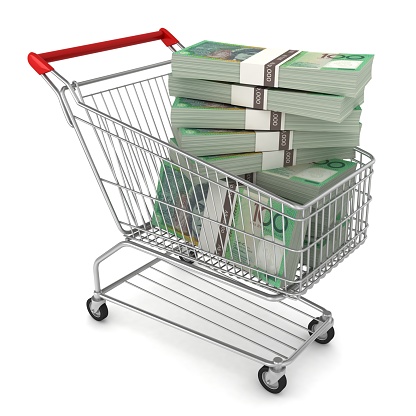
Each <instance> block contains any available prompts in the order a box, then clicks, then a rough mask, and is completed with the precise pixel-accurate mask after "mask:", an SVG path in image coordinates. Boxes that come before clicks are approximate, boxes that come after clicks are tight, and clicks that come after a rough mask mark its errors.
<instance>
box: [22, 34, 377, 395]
mask: <svg viewBox="0 0 416 416" xmlns="http://www.w3.org/2000/svg"><path fill="white" fill-rule="evenodd" d="M156 40H161V41H162V42H163V43H164V44H165V45H166V46H167V47H168V48H169V49H170V50H172V51H175V50H177V49H178V48H182V45H181V44H180V43H179V42H178V41H177V39H175V38H174V37H173V36H172V35H171V34H170V33H169V32H168V31H167V30H165V29H160V30H159V31H157V32H153V33H148V34H144V35H138V36H133V37H129V38H123V39H118V40H113V41H107V42H101V43H97V44H92V45H86V46H81V47H75V48H70V49H64V50H60V51H54V52H49V53H42V54H35V53H30V54H29V58H28V59H29V63H30V64H31V66H32V67H33V68H34V69H35V70H36V71H37V72H38V74H40V75H41V76H42V78H43V79H44V80H45V81H46V82H47V83H48V85H49V86H50V87H51V88H52V89H53V90H54V92H55V93H56V95H57V97H58V99H59V102H60V104H61V107H62V110H63V113H64V115H65V117H66V120H67V122H68V124H69V125H70V126H71V127H72V128H73V129H74V130H75V132H76V133H77V135H78V138H79V140H80V142H81V145H82V148H83V150H84V153H85V155H86V157H87V159H88V162H89V164H90V166H91V169H92V171H93V172H94V175H95V178H96V180H97V182H98V185H99V187H100V189H101V192H102V194H103V196H104V199H105V201H106V203H107V205H108V207H109V209H110V212H111V214H112V216H113V219H114V220H115V223H116V225H117V227H118V229H119V231H120V232H121V234H122V235H123V240H122V241H121V242H119V243H118V244H116V245H115V246H114V247H112V248H111V249H109V250H108V251H107V252H105V253H104V254H103V255H101V256H100V257H98V258H97V260H96V261H95V263H94V268H93V270H94V287H95V289H94V294H93V296H92V297H91V298H90V299H88V301H87V308H88V311H89V313H90V315H91V316H92V317H93V318H94V319H95V320H97V321H101V320H103V319H105V318H106V317H107V315H108V309H107V302H111V303H115V304H117V305H119V306H123V307H124V308H127V309H130V310H132V311H135V312H138V313H140V314H143V315H146V316H148V317H151V318H153V319H155V320H157V321H159V322H162V323H165V324H167V325H169V326H172V327H175V328H178V329H181V330H182V331H185V332H187V333H189V334H192V335H195V336H196V337H199V338H202V339H205V340H207V341H210V342H212V343H214V344H216V345H218V346H221V347H224V348H226V349H228V350H231V351H233V352H236V353H239V354H241V355H243V356H246V357H248V358H251V359H253V360H255V361H257V362H259V363H260V364H261V365H262V367H261V369H260V370H259V373H258V377H259V381H260V383H261V384H262V386H263V387H264V388H265V389H266V390H268V391H269V392H272V393H279V392H280V391H282V390H283V389H284V388H285V386H286V376H285V371H286V367H287V366H288V365H289V364H291V363H292V362H293V361H294V360H295V359H296V358H297V357H298V356H299V354H300V353H301V352H303V351H304V350H305V349H306V348H307V347H308V345H310V344H311V343H312V342H315V341H316V342H318V343H320V344H326V343H328V342H330V341H331V339H332V338H333V337H334V328H333V325H334V320H333V317H332V315H331V313H330V312H329V311H328V310H327V309H325V308H323V307H321V306H319V305H317V304H315V303H313V302H311V301H310V300H308V299H306V298H305V297H304V295H305V293H306V292H307V291H308V290H309V289H311V288H312V287H313V286H314V285H315V284H316V283H318V282H319V281H320V280H321V279H322V278H323V277H324V276H325V275H326V274H327V273H329V272H330V271H332V269H334V268H335V267H336V266H338V265H339V264H340V263H341V262H342V261H343V260H344V259H345V258H347V257H348V256H349V255H350V254H351V253H352V252H353V251H354V250H356V249H357V248H358V247H359V246H360V245H362V244H363V243H364V241H365V240H366V237H367V228H368V209H369V203H370V201H371V196H370V182H371V176H372V172H373V163H374V159H373V157H372V156H371V155H370V154H368V153H367V152H365V151H363V150H361V149H359V148H356V149H355V157H354V158H353V159H352V160H353V161H354V162H355V163H357V169H356V170H355V171H354V172H353V173H352V174H350V175H349V176H348V177H346V178H345V179H344V180H342V181H341V182H339V183H337V184H336V185H335V186H334V187H332V188H331V189H329V190H327V192H325V193H324V194H322V195H321V196H319V197H318V198H316V199H314V200H312V201H311V202H309V203H307V204H305V205H299V204H294V203H291V202H289V201H287V200H285V199H282V198H279V197H278V196H276V195H274V194H272V193H269V192H267V191H265V190H263V189H261V188H259V187H257V186H256V185H254V184H253V183H252V182H250V180H249V179H250V178H249V177H239V176H233V175H230V174H228V173H227V172H225V171H222V170H220V169H217V168H215V167H214V166H212V165H210V164H208V163H205V162H204V161H203V160H201V159H199V158H197V157H193V156H191V155H189V154H187V153H185V152H182V151H181V150H179V149H178V148H177V147H176V146H174V145H172V144H171V143H170V141H169V139H170V138H171V137H173V134H172V127H171V123H170V108H171V105H172V99H171V97H170V96H169V93H168V85H167V77H168V74H169V73H170V61H164V62H161V63H157V64H153V65H148V66H144V67H140V68H136V69H131V70H127V71H124V72H120V73H116V74H112V75H108V76H102V77H99V78H95V79H90V80H87V81H82V82H75V81H74V82H68V81H67V80H66V79H65V78H64V77H63V76H61V75H60V74H59V73H58V72H56V71H55V70H54V69H53V67H52V66H51V65H50V62H53V61H58V60H62V59H67V58H72V57H77V56H82V55H86V54H92V53H96V52H102V51H106V50H110V49H116V48H121V47H125V46H131V45H136V44H140V43H146V42H152V41H156ZM139 58H140V57H139ZM162 176H163V177H165V178H167V180H166V181H165V183H164V186H162V187H161V186H160V181H161V177H162ZM189 184H191V186H189ZM214 195H216V196H217V199H218V198H219V200H220V202H221V204H219V205H218V204H217V205H214V208H212V207H211V212H210V213H209V214H208V213H207V210H206V209H204V208H205V207H206V205H207V204H209V199H210V198H212V197H213V196H214ZM237 200H238V201H243V200H246V202H247V203H248V206H250V207H253V209H257V210H258V212H266V213H267V215H268V218H270V219H273V220H276V219H277V220H276V221H278V223H279V224H280V225H279V226H280V227H283V228H284V225H285V224H286V223H287V222H289V221H291V222H293V223H294V224H296V227H297V229H299V230H300V233H301V234H300V235H301V236H302V239H303V243H302V244H301V245H300V246H299V247H288V245H287V244H284V243H283V244H282V242H278V241H273V238H272V239H270V238H266V237H267V236H265V235H264V234H263V232H262V228H261V229H260V231H259V230H258V229H256V230H254V229H252V230H250V229H248V230H247V227H245V229H244V232H243V231H241V230H236V228H235V222H234V221H233V219H232V218H231V207H232V206H233V204H234V203H235V201H237ZM218 207H220V208H218ZM254 207H255V208H254ZM213 210H214V211H216V213H215V215H213V214H212V211H213ZM156 212H157V213H158V215H156ZM293 212H296V216H293V214H292V213H293ZM254 215H255V213H254ZM336 215H338V217H337V220H336V221H335V220H334V218H335V217H336ZM339 216H340V218H339ZM259 221H260V222H261V221H265V220H264V217H262V216H261V215H260V218H259ZM169 227H170V229H169ZM318 227H319V230H318ZM313 229H315V232H313ZM208 231H209V232H210V233H211V235H212V236H213V237H212V238H211V240H212V241H214V240H215V236H216V235H218V236H219V237H218V238H217V240H215V241H216V244H217V246H218V248H217V249H216V250H208V249H204V248H203V245H202V244H200V241H201V239H202V238H203V237H202V232H204V233H205V234H204V235H205V238H207V237H206V236H207V232H208ZM317 231H319V232H317ZM341 231H342V232H341ZM232 232H240V233H242V234H243V236H242V238H246V239H248V240H250V241H251V244H252V245H254V247H256V248H257V249H258V250H257V252H258V253H260V254H261V252H262V251H263V254H262V255H263V259H262V260H261V261H262V262H263V263H264V262H266V263H267V261H271V262H273V258H270V257H273V256H267V255H266V256H264V252H267V253H270V248H272V252H276V253H280V254H279V255H280V256H281V257H282V261H283V263H282V264H283V272H282V273H279V274H277V273H276V274H274V275H273V274H271V273H269V274H267V276H266V278H265V276H264V273H263V274H262V273H261V272H260V270H259V268H258V266H257V265H258V264H259V262H260V260H259V261H250V260H246V261H242V260H241V259H242V258H246V259H247V258H249V256H248V255H247V253H239V255H238V256H235V255H234V256H233V255H232V253H231V255H230V253H228V254H227V255H226V252H227V247H226V246H227V244H228V242H227V241H228V240H227V236H228V235H230V233H232ZM283 234H284V233H283ZM283 237H284V235H283ZM283 241H284V238H283ZM266 245H267V247H268V248H267V250H266ZM125 247H127V248H133V249H136V250H139V251H141V252H144V253H146V254H148V255H151V256H152V258H153V259H152V260H151V261H150V262H148V263H147V264H145V265H141V266H140V267H139V268H137V269H136V270H134V271H132V272H131V273H129V274H127V275H126V276H123V277H121V278H120V277H119V278H118V279H117V280H115V281H114V282H113V283H111V284H110V285H108V286H107V287H105V288H102V287H101V284H100V273H99V268H100V264H101V263H102V262H103V261H104V260H106V259H107V258H109V257H110V256H112V255H113V254H114V253H116V252H117V251H119V250H120V249H122V248H125ZM243 250H244V249H243ZM273 250H274V251H273ZM260 254H259V255H260ZM294 255H296V256H297V259H298V261H297V263H296V264H297V270H296V275H295V276H294V277H291V278H287V275H286V270H287V268H289V258H291V259H293V256H294ZM266 269H267V265H266ZM263 270H264V268H263Z"/></svg>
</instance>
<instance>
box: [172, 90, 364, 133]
mask: <svg viewBox="0 0 416 416" xmlns="http://www.w3.org/2000/svg"><path fill="white" fill-rule="evenodd" d="M171 114H172V124H173V125H175V126H177V127H198V128H216V129H241V130H271V131H274V130H296V131H320V132H339V133H341V132H343V133H355V134H359V132H360V117H361V107H360V106H358V107H355V108H354V110H353V111H352V112H351V114H350V115H349V116H348V117H347V118H346V119H344V121H342V122H341V123H332V122H329V121H325V120H319V119H316V118H310V117H302V116H297V115H296V114H290V113H281V112H278V111H267V110H255V109H252V108H244V107H237V106H232V105H230V104H222V103H215V102H212V101H203V100H196V99H192V98H183V97H177V98H176V99H175V101H174V103H173V105H172V113H171Z"/></svg>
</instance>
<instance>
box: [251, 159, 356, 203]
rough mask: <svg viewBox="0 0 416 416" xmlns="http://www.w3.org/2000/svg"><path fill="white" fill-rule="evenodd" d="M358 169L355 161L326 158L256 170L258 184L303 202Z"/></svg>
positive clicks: (321, 192) (280, 194) (292, 199)
mask: <svg viewBox="0 0 416 416" xmlns="http://www.w3.org/2000/svg"><path fill="white" fill-rule="evenodd" d="M356 168H357V164H356V163H355V162H351V161H348V160H343V159H339V158H333V159H326V160H322V161H320V162H312V163H307V164H303V165H297V166H288V167H286V168H278V169H270V170H267V171H263V172H257V174H256V180H257V185H259V186H261V187H262V188H264V189H266V190H268V191H270V192H273V193H275V194H277V195H279V196H282V197H283V198H287V199H290V200H291V201H294V202H297V203H299V204H305V203H307V202H309V201H310V200H312V199H314V198H316V197H317V196H319V195H321V194H323V193H324V192H325V191H327V190H328V189H330V188H331V187H332V186H334V185H336V184H337V183H339V182H341V181H342V180H344V179H345V178H346V177H347V176H348V175H350V174H351V173H353V172H354V171H355V170H356Z"/></svg>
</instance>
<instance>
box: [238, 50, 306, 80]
mask: <svg viewBox="0 0 416 416" xmlns="http://www.w3.org/2000/svg"><path fill="white" fill-rule="evenodd" d="M300 52H301V51H298V50H295V49H289V50H286V51H285V50H284V49H272V48H267V49H263V50H262V51H261V52H259V53H256V54H255V55H253V56H250V58H248V59H246V60H244V61H242V62H241V63H240V83H241V84H249V85H263V86H265V87H272V88H273V87H274V88H277V87H278V86H279V67H280V66H281V65H282V64H284V63H285V62H287V61H288V60H289V59H292V58H293V57H295V56H296V55H298V54H299V53H300Z"/></svg>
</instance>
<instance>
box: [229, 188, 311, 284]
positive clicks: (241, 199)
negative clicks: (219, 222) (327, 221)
mask: <svg viewBox="0 0 416 416" xmlns="http://www.w3.org/2000/svg"><path fill="white" fill-rule="evenodd" d="M251 194H254V195H251ZM251 194H249V192H248V191H247V190H246V189H244V188H242V189H241V190H240V195H237V201H236V204H235V207H234V217H233V218H234V229H232V230H231V231H230V235H229V240H228V244H227V247H226V253H225V257H226V258H227V259H229V260H232V261H235V262H237V263H240V264H241V265H243V269H245V268H244V265H246V266H249V268H250V269H248V268H247V270H248V271H249V272H250V273H251V274H253V275H254V276H257V277H258V278H260V279H262V280H264V281H267V282H268V283H269V284H271V285H272V286H275V287H282V285H284V284H286V282H284V281H283V280H282V279H280V278H279V277H281V278H284V279H285V280H288V281H293V280H294V279H295V274H296V269H297V267H298V262H299V252H296V251H291V250H288V249H292V250H300V249H301V244H302V240H303V237H304V236H303V235H302V234H304V231H305V229H304V227H303V226H302V222H300V221H296V218H298V212H297V211H296V210H294V209H292V208H290V207H288V206H283V205H282V204H281V203H279V202H277V201H276V200H273V199H272V200H271V199H270V198H263V197H261V198H260V199H259V196H258V193H251Z"/></svg>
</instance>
